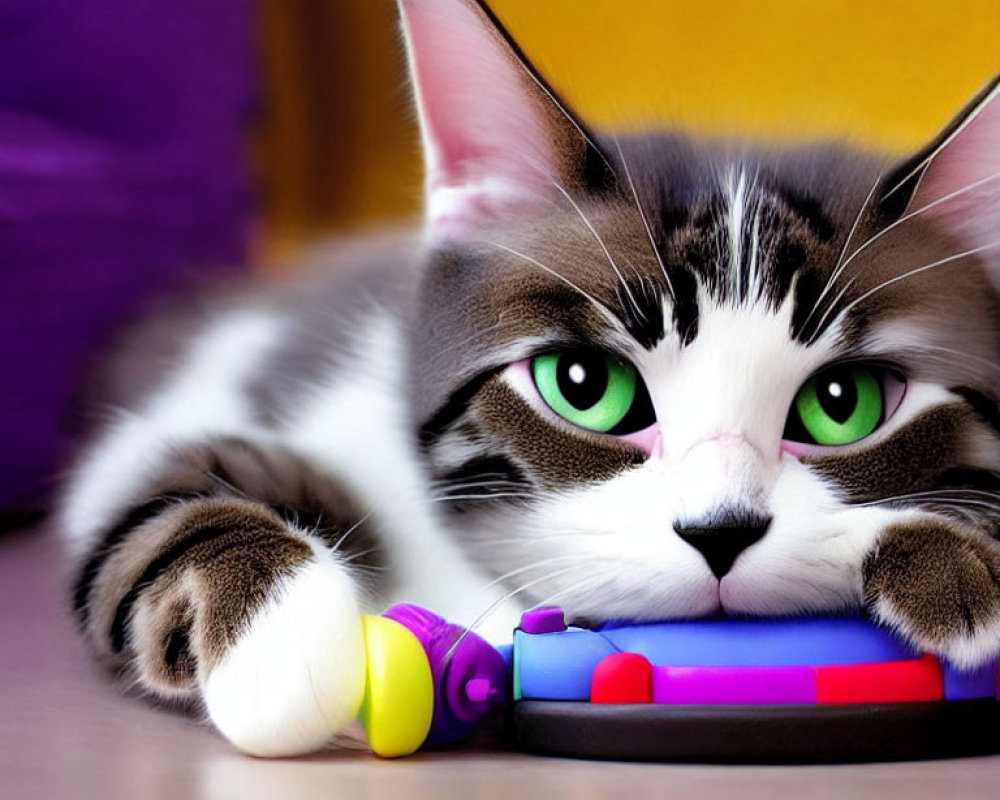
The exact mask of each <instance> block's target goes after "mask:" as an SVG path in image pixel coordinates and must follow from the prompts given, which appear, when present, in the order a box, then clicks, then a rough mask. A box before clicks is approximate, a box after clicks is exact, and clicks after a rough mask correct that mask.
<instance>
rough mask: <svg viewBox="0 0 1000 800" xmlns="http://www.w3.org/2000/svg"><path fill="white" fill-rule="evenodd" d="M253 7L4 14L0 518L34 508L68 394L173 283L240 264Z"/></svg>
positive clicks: (218, 3)
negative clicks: (123, 327) (121, 329)
mask: <svg viewBox="0 0 1000 800" xmlns="http://www.w3.org/2000/svg"><path fill="white" fill-rule="evenodd" d="M254 10H255V8H254V4H252V3H247V2H243V1H242V0H215V1H214V2H211V3H205V2H203V0H103V2H101V3H74V2H66V1H65V0H8V2H5V3H3V4H0V303H2V307H0V310H2V313H0V375H2V376H3V383H2V386H0V388H2V391H0V509H3V508H7V509H12V508H17V507H25V506H26V505H28V504H32V503H37V502H39V501H40V499H41V498H43V497H44V495H45V493H46V491H47V490H48V489H49V488H50V487H51V486H52V484H53V481H54V478H55V476H56V475H57V473H58V470H59V468H60V460H61V459H62V458H63V457H64V456H65V453H66V451H67V448H68V445H69V444H70V438H71V437H70V434H69V431H68V426H67V419H68V409H69V408H70V405H71V396H72V394H73V391H74V389H75V387H76V386H77V385H78V384H79V381H80V379H81V375H82V371H83V370H84V369H85V367H86V364H87V363H88V361H90V360H91V359H92V358H93V357H94V354H95V352H96V351H97V350H98V349H99V347H100V345H101V344H102V343H104V342H105V341H106V340H107V339H108V337H109V336H110V334H111V333H112V331H113V330H114V329H115V327H116V326H117V325H118V324H120V323H121V321H122V320H124V319H126V318H127V317H129V316H130V315H133V314H135V313H137V312H138V311H140V310H141V308H142V306H143V305H144V303H145V302H146V301H148V300H149V298H151V297H152V296H153V295H154V294H156V293H158V292H159V291H161V290H162V289H163V287H164V286H166V285H168V284H171V283H176V282H177V281H178V280H179V276H183V275H190V274H192V273H193V272H196V271H197V272H200V273H202V274H203V273H204V271H205V270H209V269H211V270H217V269H228V268H233V267H236V266H238V265H240V264H243V263H244V262H245V248H246V239H247V232H248V229H249V224H250V221H251V211H252V204H251V192H250V182H249V177H248V169H247V164H246V160H245V154H246V132H247V125H248V121H249V111H250V108H251V101H252V99H253V77H254V76H253V66H254V52H253V35H252V34H253V25H254V19H253V14H254Z"/></svg>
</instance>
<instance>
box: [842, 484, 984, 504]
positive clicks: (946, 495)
mask: <svg viewBox="0 0 1000 800" xmlns="http://www.w3.org/2000/svg"><path fill="white" fill-rule="evenodd" d="M974 498H982V499H981V500H980V501H979V502H982V503H984V504H987V505H989V504H988V503H986V501H989V500H993V501H995V502H996V505H997V506H998V507H1000V493H994V492H988V491H985V490H982V489H936V490H931V491H926V492H910V493H908V494H897V495H893V496H891V497H881V498H879V499H878V500H869V501H867V502H864V503H852V507H854V508H870V507H873V506H882V505H889V504H892V503H899V502H905V501H907V500H913V501H917V502H924V503H933V502H939V503H956V502H960V501H962V500H970V501H971V500H972V499H974Z"/></svg>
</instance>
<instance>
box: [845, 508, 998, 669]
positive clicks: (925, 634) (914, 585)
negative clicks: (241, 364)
mask: <svg viewBox="0 0 1000 800" xmlns="http://www.w3.org/2000/svg"><path fill="white" fill-rule="evenodd" d="M863 574H864V588H865V596H866V602H867V605H868V608H869V609H870V611H871V613H872V614H873V615H874V616H875V617H876V619H878V620H879V621H881V622H882V623H884V624H885V625H887V626H889V627H891V628H893V629H894V630H896V631H898V632H899V633H901V634H902V635H903V636H904V637H905V638H906V639H908V640H909V641H911V642H912V643H913V644H915V645H916V646H918V647H920V648H921V649H923V650H924V651H926V652H930V653H935V654H937V655H940V656H943V657H944V658H946V659H947V660H948V661H950V662H952V663H953V664H955V665H956V666H958V667H965V668H972V667H975V666H979V665H981V664H983V663H984V662H986V661H988V660H989V659H991V658H995V657H997V656H998V655H1000V544H998V543H997V542H995V541H994V540H993V539H992V538H991V537H989V536H988V535H986V534H985V533H981V532H979V531H975V530H965V529H962V528H961V527H959V526H958V525H956V524H953V523H951V522H949V521H946V520H944V519H941V518H938V517H932V516H926V517H920V518H918V519H915V520H914V521H912V522H908V523H901V524H896V525H893V526H891V527H890V528H888V529H887V530H886V531H884V533H883V534H882V536H881V537H880V539H879V542H878V546H877V547H876V549H875V550H874V551H873V552H872V553H871V554H870V555H869V557H868V559H867V560H866V562H865V566H864V573H863Z"/></svg>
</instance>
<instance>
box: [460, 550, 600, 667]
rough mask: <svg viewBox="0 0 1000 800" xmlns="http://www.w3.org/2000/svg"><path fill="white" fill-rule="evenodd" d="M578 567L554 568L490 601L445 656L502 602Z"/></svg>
mask: <svg viewBox="0 0 1000 800" xmlns="http://www.w3.org/2000/svg"><path fill="white" fill-rule="evenodd" d="M579 568H580V565H579V564H574V565H572V566H569V567H564V568H562V569H559V570H556V571H555V572H550V573H548V574H546V575H543V576H541V577H540V578H535V579H534V580H531V581H528V582H527V583H523V584H521V585H520V586H518V587H516V588H515V589H513V590H512V591H510V592H508V593H507V594H505V595H503V596H501V597H498V598H497V599H496V600H494V601H493V602H492V603H490V604H489V605H488V606H487V607H486V609H485V610H484V611H483V612H482V613H480V614H479V615H478V616H477V617H476V618H475V619H473V620H472V622H471V623H469V625H467V626H466V629H465V631H463V632H462V634H461V635H460V636H459V637H458V638H457V639H456V640H455V643H454V644H453V645H452V646H451V647H450V648H448V652H447V653H446V655H445V658H449V657H450V656H451V655H452V653H454V652H455V650H456V649H457V648H458V646H459V645H460V644H461V643H462V641H463V640H464V639H465V637H466V636H467V635H468V634H469V633H473V632H475V631H476V630H477V629H478V628H479V626H481V625H482V624H483V622H485V621H486V619H487V618H488V617H489V616H490V615H491V614H492V613H493V612H495V611H496V610H497V609H498V608H499V607H500V606H502V605H503V604H504V603H507V602H509V601H511V600H513V599H514V598H515V597H517V596H518V595H520V594H523V593H524V592H526V591H527V590H528V589H530V588H532V587H533V586H537V585H538V584H539V583H544V582H545V581H547V580H552V579H553V578H558V577H559V576H560V575H565V574H566V573H568V572H572V571H573V570H575V569H579Z"/></svg>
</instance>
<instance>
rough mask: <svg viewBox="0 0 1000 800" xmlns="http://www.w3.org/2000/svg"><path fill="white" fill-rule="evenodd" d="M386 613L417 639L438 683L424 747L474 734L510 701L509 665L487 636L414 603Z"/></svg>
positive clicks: (385, 614)
mask: <svg viewBox="0 0 1000 800" xmlns="http://www.w3.org/2000/svg"><path fill="white" fill-rule="evenodd" d="M382 616H384V617H386V618H387V619H391V620H394V621H395V622H398V623H400V624H401V625H403V626H404V627H405V628H406V629H407V630H409V631H410V632H411V633H412V634H413V635H414V636H416V637H417V639H418V640H419V642H420V644H421V645H422V646H423V648H424V653H426V655H427V661H428V663H429V664H430V668H431V677H432V679H433V681H434V716H433V718H432V720H431V729H430V733H428V734H427V739H426V741H425V742H424V745H425V746H428V745H440V744H448V743H450V742H456V741H459V740H461V739H466V738H468V737H469V736H471V735H472V734H473V733H474V732H475V730H476V728H477V726H478V724H479V723H480V722H481V721H482V719H483V718H484V717H486V716H487V715H488V714H489V713H490V711H491V710H492V709H493V708H495V707H497V706H499V705H501V704H502V703H503V702H504V700H505V699H506V685H507V667H506V664H505V663H504V660H503V657H502V656H501V655H500V653H498V652H497V650H496V649H495V648H494V647H492V646H491V645H489V644H488V643H487V642H486V641H485V640H483V639H482V637H480V636H477V635H476V634H475V633H472V631H469V630H466V629H465V628H463V627H462V626H460V625H453V624H452V623H450V622H448V621H447V620H445V619H444V618H442V617H439V616H438V615H437V614H434V613H432V612H430V611H428V610H427V609H425V608H421V607H420V606H417V605H413V604H411V603H400V604H399V605H395V606H393V607H392V608H390V609H389V610H387V611H386V612H385V613H384V614H383V615H382Z"/></svg>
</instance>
